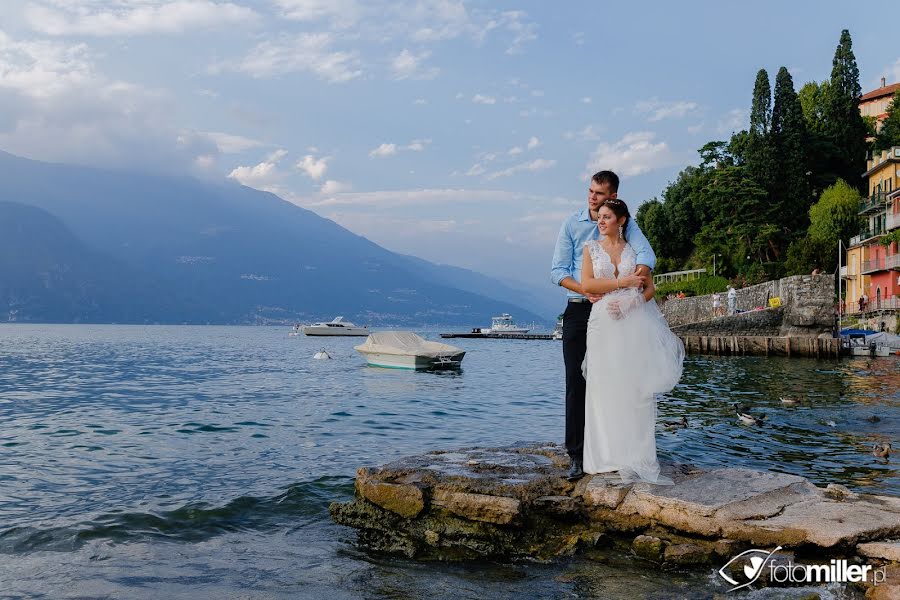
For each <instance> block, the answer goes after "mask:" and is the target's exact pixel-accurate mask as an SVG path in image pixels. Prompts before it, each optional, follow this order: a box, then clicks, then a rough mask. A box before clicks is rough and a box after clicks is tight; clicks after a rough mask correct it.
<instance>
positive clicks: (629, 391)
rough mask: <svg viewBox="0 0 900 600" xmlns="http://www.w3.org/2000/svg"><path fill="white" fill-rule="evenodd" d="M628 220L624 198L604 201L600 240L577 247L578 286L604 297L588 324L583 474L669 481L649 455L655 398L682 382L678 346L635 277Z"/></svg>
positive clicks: (647, 287)
mask: <svg viewBox="0 0 900 600" xmlns="http://www.w3.org/2000/svg"><path fill="white" fill-rule="evenodd" d="M630 220H631V214H630V213H629V211H628V206H627V205H626V204H625V202H623V201H622V200H619V199H617V198H609V199H607V200H606V201H605V202H604V203H603V204H602V205H601V206H600V208H599V210H598V219H597V228H598V230H599V232H600V236H601V237H600V239H597V240H592V241H590V242H588V243H587V244H585V246H584V257H583V258H582V267H581V269H582V273H581V285H582V290H583V291H584V292H585V293H588V294H603V297H602V298H601V299H600V300H599V301H598V302H596V303H594V305H593V307H592V308H591V313H590V317H589V319H588V324H587V336H586V353H585V357H584V367H583V372H584V377H585V426H584V471H585V473H592V474H594V473H609V472H612V471H617V472H618V473H619V477H620V478H621V480H622V481H623V482H624V483H630V482H634V481H643V482H647V483H654V484H657V485H671V484H672V480H671V479H669V478H667V477H664V476H662V475H661V474H660V467H659V461H658V460H657V456H656V400H657V397H658V395H659V394H663V393H665V392H668V391H669V390H671V389H672V388H673V387H675V385H676V384H677V383H678V380H679V379H681V372H682V365H683V362H684V345H683V344H682V343H681V340H680V339H678V337H677V336H676V335H675V334H674V333H672V331H671V330H670V329H669V325H668V323H666V320H665V318H664V317H663V316H662V313H661V312H660V310H659V307H658V306H657V305H656V302H655V301H653V295H654V292H655V288H654V286H653V283H652V281H647V280H645V279H644V278H642V277H640V276H637V275H635V274H634V271H635V267H636V266H637V253H636V252H635V251H634V248H632V247H631V245H630V244H629V242H628V238H627V234H626V233H625V226H626V225H627V224H628V222H629V221H630Z"/></svg>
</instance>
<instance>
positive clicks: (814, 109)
mask: <svg viewBox="0 0 900 600" xmlns="http://www.w3.org/2000/svg"><path fill="white" fill-rule="evenodd" d="M829 87H830V84H829V82H828V81H823V82H822V83H816V82H815V81H809V82H807V83H804V84H803V87H802V88H800V91H799V92H797V98H798V99H799V100H800V106H801V108H802V109H803V116H804V118H805V119H806V128H807V129H808V130H809V131H821V129H822V124H823V123H824V122H825V98H826V97H827V96H828V89H829Z"/></svg>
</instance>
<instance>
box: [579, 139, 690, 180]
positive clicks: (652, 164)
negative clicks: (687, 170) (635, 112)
mask: <svg viewBox="0 0 900 600" xmlns="http://www.w3.org/2000/svg"><path fill="white" fill-rule="evenodd" d="M655 138H656V134H655V133H652V132H649V131H640V132H634V133H627V134H625V135H624V136H623V137H622V139H620V140H618V141H617V142H614V143H612V144H609V143H601V144H600V145H598V146H597V148H596V150H594V152H593V154H591V156H590V158H589V159H588V163H587V165H586V167H585V168H586V171H585V173H586V176H587V177H590V174H591V173H595V172H597V171H600V170H603V169H609V170H612V171H615V172H616V173H618V174H619V175H621V176H623V177H633V176H635V175H641V174H642V173H647V172H648V171H652V170H653V169H658V168H661V167H666V166H669V165H671V164H672V162H673V157H672V153H671V152H670V150H669V146H668V144H666V142H656V141H654V139H655Z"/></svg>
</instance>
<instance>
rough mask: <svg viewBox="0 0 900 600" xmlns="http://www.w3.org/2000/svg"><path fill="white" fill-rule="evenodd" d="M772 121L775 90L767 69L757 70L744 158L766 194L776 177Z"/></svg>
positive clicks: (749, 171) (748, 170)
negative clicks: (773, 91)
mask: <svg viewBox="0 0 900 600" xmlns="http://www.w3.org/2000/svg"><path fill="white" fill-rule="evenodd" d="M771 124H772V90H771V88H770V86H769V74H768V73H767V72H766V70H765V69H760V70H759V71H758V72H757V73H756V82H755V83H754V84H753V102H752V104H751V105H750V130H749V132H748V136H747V146H746V150H745V161H746V165H747V172H748V173H749V174H750V176H751V177H752V178H753V179H754V180H755V181H756V182H757V183H758V184H759V185H760V187H762V189H763V190H765V191H766V193H769V192H770V191H771V189H772V186H773V183H774V180H775V154H774V148H773V147H772V137H771V135H770V132H771Z"/></svg>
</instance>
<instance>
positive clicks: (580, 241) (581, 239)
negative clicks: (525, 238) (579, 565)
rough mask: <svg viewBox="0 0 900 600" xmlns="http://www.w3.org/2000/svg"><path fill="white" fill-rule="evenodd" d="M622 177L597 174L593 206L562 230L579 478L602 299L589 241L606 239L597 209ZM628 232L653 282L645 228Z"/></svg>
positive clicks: (558, 271)
mask: <svg viewBox="0 0 900 600" xmlns="http://www.w3.org/2000/svg"><path fill="white" fill-rule="evenodd" d="M618 191H619V177H618V176H617V175H616V174H615V173H613V172H612V171H599V172H598V173H595V174H594V176H593V177H592V178H591V183H590V186H589V187H588V197H587V206H585V207H584V208H583V209H581V210H580V211H578V212H576V213H575V214H573V215H571V216H569V217H568V218H567V219H566V220H565V221H564V222H563V224H562V227H560V230H559V236H558V238H557V240H556V248H555V249H554V251H553V264H552V266H551V270H550V278H551V281H552V282H553V283H554V284H555V285H558V286H561V287H564V288H566V290H568V292H567V294H566V298H567V303H566V310H565V312H564V313H563V339H562V346H563V362H564V363H565V370H566V438H565V445H566V452H567V453H568V455H569V458H570V459H571V461H572V463H571V467H570V469H569V473H568V477H569V479H570V480H572V481H574V480H577V479H579V478H581V477H583V476H584V471H583V462H582V453H583V449H584V393H585V381H584V375H583V373H582V370H581V366H582V363H583V362H584V354H585V348H586V343H587V325H588V317H589V316H590V314H591V306H592V304H593V303H595V302H597V301H598V300H600V297H601V295H600V294H590V293H585V292H584V290H582V288H581V273H582V258H583V249H584V245H585V243H587V242H589V241H592V240H596V239H598V238H599V237H600V232H599V230H598V229H597V226H596V221H597V211H598V210H599V209H600V205H601V204H602V203H603V202H604V201H606V200H607V199H610V198H616V197H617V195H618ZM625 234H626V235H627V236H628V240H629V243H630V244H631V247H632V248H633V249H634V251H635V254H636V255H637V259H636V261H635V262H636V268H635V269H633V270H634V272H635V274H636V275H637V276H639V277H642V278H643V280H644V282H645V283H646V282H647V281H649V274H650V271H651V270H652V269H653V267H654V266H656V255H655V254H654V253H653V249H652V248H651V247H650V243H649V242H648V241H647V238H646V237H644V234H643V233H642V232H641V230H640V228H639V227H638V226H637V224H636V223H634V221H633V220H629V222H628V224H627V225H626V227H625Z"/></svg>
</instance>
